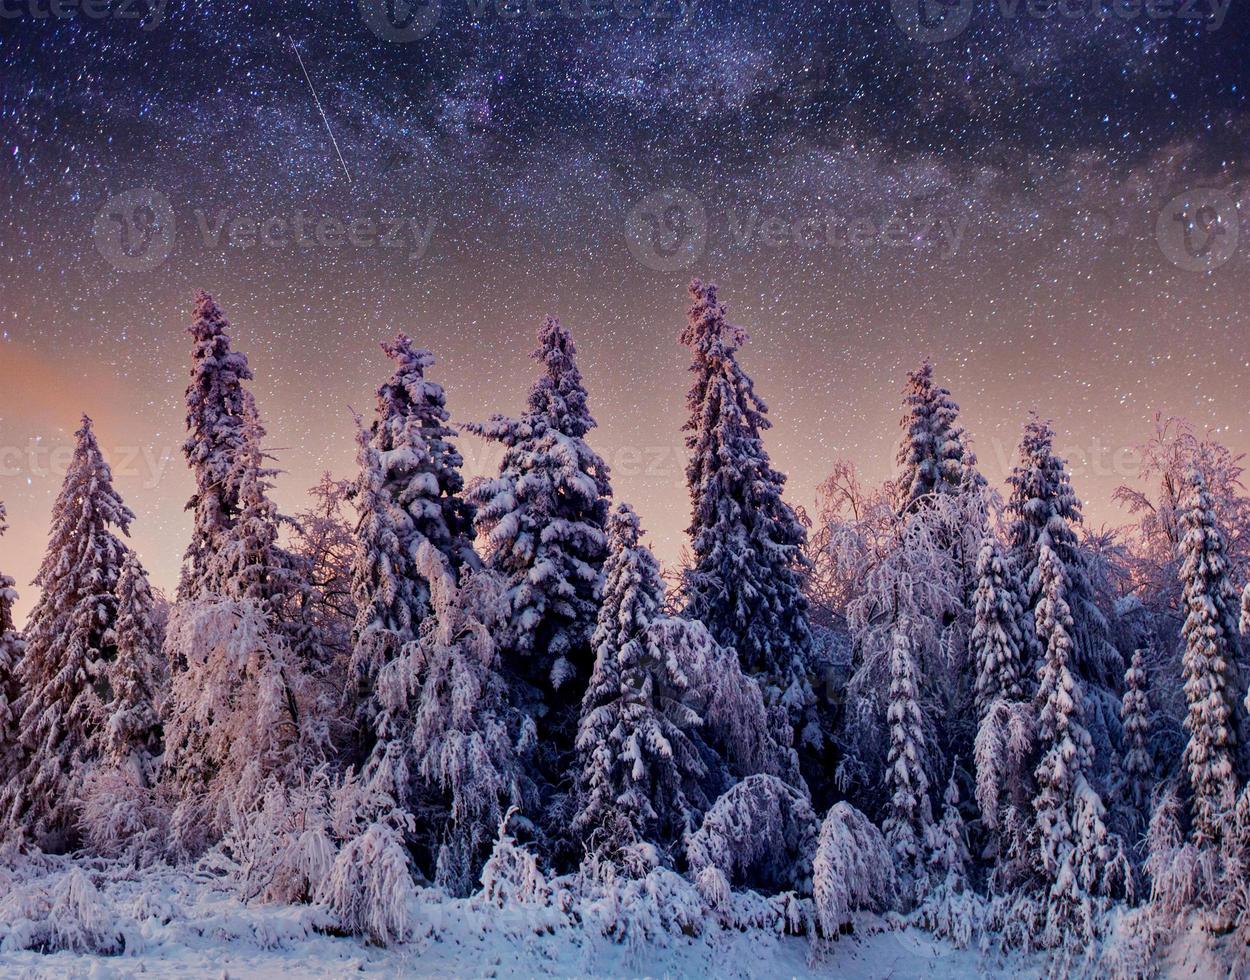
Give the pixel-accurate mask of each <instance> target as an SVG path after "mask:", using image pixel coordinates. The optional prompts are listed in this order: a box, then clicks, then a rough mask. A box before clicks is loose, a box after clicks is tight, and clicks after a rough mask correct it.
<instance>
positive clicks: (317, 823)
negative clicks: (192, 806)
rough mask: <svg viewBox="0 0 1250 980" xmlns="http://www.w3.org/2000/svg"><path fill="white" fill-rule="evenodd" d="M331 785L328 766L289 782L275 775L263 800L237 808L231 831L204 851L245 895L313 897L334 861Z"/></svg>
mask: <svg viewBox="0 0 1250 980" xmlns="http://www.w3.org/2000/svg"><path fill="white" fill-rule="evenodd" d="M330 820H331V814H330V786H329V780H328V777H327V775H326V773H325V771H324V770H323V769H318V770H316V771H315V772H314V773H312V774H311V776H309V777H305V778H304V779H302V780H301V781H300V782H299V784H297V785H296V786H293V787H287V786H284V785H282V784H281V783H279V782H277V781H271V782H270V783H269V784H268V786H267V787H266V789H265V793H264V796H263V797H262V798H261V800H260V802H259V804H257V805H255V806H253V807H246V808H243V807H239V808H236V811H235V815H234V819H233V821H232V825H231V829H230V832H229V833H228V834H227V835H226V837H225V838H224V839H223V840H222V842H221V843H220V844H219V845H218V846H217V847H216V848H215V849H214V850H213V851H212V852H211V853H210V854H209V855H207V856H206V857H205V859H204V861H203V862H202V863H203V864H205V865H208V866H213V867H216V868H218V869H220V870H223V871H225V872H226V874H227V875H228V876H229V877H230V878H231V879H232V880H233V881H234V882H235V884H236V885H237V887H238V890H239V897H240V898H242V899H243V900H244V901H252V900H253V899H259V900H260V901H264V902H282V903H294V902H308V901H311V900H312V899H313V898H314V897H315V896H316V895H317V893H318V891H319V890H320V888H321V885H322V884H323V883H324V882H325V880H326V877H327V876H328V875H329V873H330V869H331V867H332V866H333V864H334V858H335V855H336V853H337V851H338V847H337V845H336V844H335V842H334V839H333V837H332V835H331V829H330Z"/></svg>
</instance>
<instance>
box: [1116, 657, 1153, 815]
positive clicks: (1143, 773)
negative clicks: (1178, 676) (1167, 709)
mask: <svg viewBox="0 0 1250 980" xmlns="http://www.w3.org/2000/svg"><path fill="white" fill-rule="evenodd" d="M1144 652H1145V651H1143V650H1134V651H1133V659H1132V661H1131V662H1130V663H1129V668H1128V670H1126V671H1125V672H1124V700H1123V702H1122V704H1121V708H1120V719H1121V722H1122V727H1123V729H1124V753H1123V756H1122V758H1121V760H1120V769H1121V775H1122V777H1123V780H1124V783H1123V788H1122V793H1123V797H1124V799H1125V801H1126V802H1127V803H1128V804H1129V806H1131V807H1132V808H1133V810H1134V811H1135V812H1136V813H1138V814H1144V813H1146V812H1147V811H1146V806H1147V803H1148V802H1149V799H1150V791H1151V790H1152V789H1153V788H1154V762H1153V760H1152V759H1151V755H1150V699H1149V696H1148V694H1147V691H1146V684H1147V678H1146V668H1145V665H1144V662H1143V654H1144Z"/></svg>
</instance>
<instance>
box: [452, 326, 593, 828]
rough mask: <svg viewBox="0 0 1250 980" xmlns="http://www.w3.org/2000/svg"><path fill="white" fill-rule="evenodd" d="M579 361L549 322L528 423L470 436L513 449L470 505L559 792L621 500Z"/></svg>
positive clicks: (520, 697) (541, 758) (516, 694)
mask: <svg viewBox="0 0 1250 980" xmlns="http://www.w3.org/2000/svg"><path fill="white" fill-rule="evenodd" d="M576 353H577V351H576V347H575V346H574V344H573V337H572V335H571V334H570V333H569V331H568V330H567V329H566V328H565V327H563V326H561V324H560V322H559V321H558V320H556V319H555V318H554V317H548V318H547V319H546V320H545V321H544V323H543V325H542V328H541V329H540V330H539V332H538V348H537V349H536V350H535V351H534V352H533V355H532V356H533V358H534V359H535V360H536V361H538V363H539V364H540V365H542V374H541V375H540V377H539V378H538V380H537V381H536V382H535V383H534V385H533V387H532V388H531V389H530V394H529V400H528V403H527V405H526V410H525V412H524V413H523V414H522V415H521V417H520V418H511V417H508V416H504V415H495V416H493V417H492V418H491V420H490V421H489V422H483V423H473V424H470V425H468V426H466V429H468V430H469V431H470V432H474V433H476V434H477V435H479V436H482V437H483V438H485V439H488V440H490V441H492V442H498V443H500V444H501V445H502V446H503V447H504V453H503V460H502V461H501V463H500V469H499V476H498V477H496V478H495V479H491V480H482V481H480V482H478V483H476V484H475V485H474V486H473V487H472V488H471V489H470V491H469V494H468V496H469V499H470V500H471V501H472V502H473V503H474V504H475V505H476V506H477V516H476V527H477V530H478V532H479V533H480V534H481V535H482V536H483V537H484V538H485V540H486V560H487V563H488V566H489V567H490V568H491V569H492V570H493V571H495V572H497V573H498V574H500V575H501V576H503V578H504V582H505V586H506V591H505V593H504V606H505V611H506V616H505V622H504V631H503V637H502V646H503V668H504V672H505V673H506V674H507V675H508V676H509V677H510V678H511V679H512V682H513V688H514V690H513V698H514V702H515V703H516V704H517V705H518V707H520V708H522V709H523V710H524V711H525V712H527V713H528V714H529V716H530V717H531V719H533V723H534V724H535V725H536V726H537V729H538V732H539V743H538V748H539V751H538V752H537V753H536V754H535V756H534V766H535V767H536V770H538V772H537V776H538V779H539V781H540V782H542V783H546V784H548V785H550V786H553V787H555V786H558V785H560V784H562V783H563V782H564V776H565V770H566V768H567V766H568V764H569V762H570V756H571V754H572V752H573V747H574V742H575V740H576V729H577V715H578V706H579V705H580V703H581V697H582V694H583V692H584V691H585V684H586V680H587V679H588V678H589V676H590V671H591V667H592V665H593V662H594V657H593V654H592V652H591V649H590V637H591V633H592V632H593V631H594V627H595V618H596V615H597V613H598V608H599V588H600V581H601V576H602V570H603V562H604V559H605V558H606V557H607V535H606V533H605V526H606V524H607V518H608V497H609V496H610V495H611V486H610V484H609V481H608V466H607V464H606V463H604V461H603V460H602V459H600V458H599V456H598V455H597V454H596V453H595V452H594V450H592V449H591V448H590V445H589V444H588V443H587V442H586V439H585V436H586V433H587V432H589V431H590V430H591V429H592V428H594V425H595V421H594V419H593V418H591V416H590V412H589V410H588V408H587V404H586V389H585V387H584V386H583V384H582V377H581V372H580V371H579V370H578V367H577V360H576ZM560 793H561V795H563V791H560ZM567 822H568V818H567V816H566V817H561V818H558V819H556V820H555V821H554V823H555V824H558V825H559V827H558V829H556V830H555V832H556V833H558V834H565V833H566V832H567ZM553 829H554V828H553Z"/></svg>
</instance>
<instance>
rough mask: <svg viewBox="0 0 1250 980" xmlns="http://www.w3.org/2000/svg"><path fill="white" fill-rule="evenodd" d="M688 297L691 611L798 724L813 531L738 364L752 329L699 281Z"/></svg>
mask: <svg viewBox="0 0 1250 980" xmlns="http://www.w3.org/2000/svg"><path fill="white" fill-rule="evenodd" d="M690 297H691V305H690V310H689V314H688V323H687V325H686V327H685V329H684V330H683V331H682V333H681V338H680V339H681V342H682V344H684V345H685V346H686V347H688V348H689V349H690V351H691V353H692V354H693V362H692V363H691V365H690V370H691V372H693V374H694V376H695V380H694V383H693V384H692V385H691V388H690V391H689V393H688V394H687V396H686V407H687V408H688V409H689V412H690V416H689V418H688V420H687V422H686V424H685V425H684V426H683V431H685V432H686V433H687V436H686V446H687V448H688V449H689V450H690V460H689V462H688V463H687V464H686V485H687V487H688V489H689V491H690V501H691V510H692V517H691V522H690V527H689V534H690V540H691V552H692V562H691V565H690V567H689V568H688V569H687V570H686V573H685V575H684V577H683V581H682V593H683V595H684V597H685V600H686V614H687V615H688V616H690V617H691V618H693V619H698V620H700V621H701V622H703V623H704V624H705V625H706V626H707V628H708V629H709V630H711V632H712V635H713V636H714V637H715V638H716V640H717V642H719V643H722V644H724V645H726V646H732V647H733V648H734V649H736V650H737V651H738V656H739V657H740V658H741V660H742V665H743V669H744V670H745V671H747V672H748V673H751V674H755V675H763V676H765V677H766V678H767V679H768V683H769V685H770V687H772V688H773V689H774V695H775V696H776V697H781V698H784V699H785V700H787V702H788V703H789V704H790V708H791V712H792V714H793V715H794V716H795V718H794V719H793V720H796V721H797V719H798V715H799V714H800V713H801V710H802V709H803V708H805V707H806V706H807V705H808V704H809V703H810V702H811V701H812V700H813V698H812V694H811V689H810V685H809V684H808V681H807V678H806V670H807V659H808V655H809V653H810V650H811V643H812V638H811V633H810V630H809V628H808V623H807V600H806V598H805V597H804V595H803V577H804V574H805V572H806V569H807V566H808V560H807V558H806V557H805V555H804V553H803V549H804V546H805V544H806V541H807V532H806V531H805V530H804V528H803V525H802V524H801V523H800V522H799V520H798V518H797V517H796V516H795V513H794V511H793V510H792V509H791V508H790V506H789V505H788V504H786V502H785V501H784V500H783V499H782V496H781V494H782V489H783V487H784V486H785V477H784V476H783V475H782V474H781V473H778V472H777V471H776V470H774V469H773V468H772V466H771V464H770V462H769V458H768V453H767V451H766V450H765V449H764V444H763V440H762V439H761V436H760V434H761V433H762V432H763V431H764V430H766V429H768V428H769V427H770V426H771V424H772V423H770V422H769V420H768V417H767V411H768V408H767V406H766V405H765V404H764V401H763V400H762V399H761V398H760V397H759V395H757V394H756V393H755V388H754V385H753V384H752V382H751V379H750V378H749V377H748V376H747V374H746V372H745V371H743V370H742V368H741V367H740V366H739V364H738V361H737V356H736V355H737V352H738V349H739V348H740V347H741V346H742V344H743V343H744V342H745V341H746V339H747V335H746V331H744V330H743V329H742V328H741V327H736V326H733V325H731V324H730V323H729V322H728V321H727V320H726V315H725V307H724V305H722V304H721V303H720V302H718V300H717V298H716V286H715V285H714V284H711V283H709V284H707V285H704V284H703V283H702V282H700V281H699V280H697V279H696V280H694V281H693V282H692V283H691V284H690Z"/></svg>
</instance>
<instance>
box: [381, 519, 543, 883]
mask: <svg viewBox="0 0 1250 980" xmlns="http://www.w3.org/2000/svg"><path fill="white" fill-rule="evenodd" d="M415 567H416V569H417V571H418V573H419V574H421V575H422V577H423V578H424V579H425V581H427V582H428V583H429V584H430V588H431V590H432V592H431V601H432V603H433V610H432V611H433V614H432V615H431V616H430V617H429V618H427V619H426V620H425V622H424V623H423V624H422V626H421V630H420V635H419V637H418V638H417V639H416V640H413V641H412V642H410V643H408V644H406V645H405V646H404V648H403V650H402V652H401V654H400V656H399V657H398V658H396V659H395V660H393V661H391V662H390V663H388V664H387V665H385V666H384V667H383V668H382V670H381V671H380V672H379V673H378V677H377V703H378V708H379V715H378V718H377V729H378V736H379V740H378V742H377V744H376V745H375V746H374V748H373V752H372V755H371V756H370V758H369V760H368V762H367V763H366V765H365V767H364V778H365V779H366V780H367V781H369V782H373V783H375V784H376V785H377V786H378V787H379V789H380V790H381V791H382V792H383V793H392V792H393V793H394V795H395V796H396V798H397V801H398V802H399V804H400V805H401V806H403V807H405V808H406V809H407V810H408V812H409V813H411V814H413V815H414V816H416V815H419V816H420V817H421V819H420V820H419V821H417V825H416V832H415V835H414V841H415V849H416V856H417V862H418V866H419V867H421V869H422V870H423V871H424V872H425V873H426V874H427V876H428V877H429V878H431V879H432V880H434V881H435V882H436V883H437V884H438V885H440V886H442V887H443V888H445V889H447V890H448V891H449V892H450V893H452V894H457V895H465V894H468V893H469V891H471V890H472V885H473V883H474V882H476V881H477V878H478V874H479V872H480V871H481V868H482V865H483V863H484V862H485V860H486V857H487V852H488V851H489V849H490V844H491V843H492V842H493V840H494V834H495V829H496V828H497V826H498V824H499V821H500V819H501V817H502V816H503V814H504V812H505V811H506V809H507V808H508V807H509V806H510V805H512V804H514V803H520V802H522V801H523V798H524V795H525V791H526V786H525V777H524V774H523V773H522V771H521V766H520V760H519V759H518V756H517V752H516V746H515V745H514V743H513V742H512V740H511V738H510V737H509V717H508V705H507V702H506V689H505V686H504V683H503V680H502V677H501V676H500V671H499V656H498V650H497V646H496V643H495V639H494V637H495V633H496V631H497V630H498V627H499V619H500V615H501V612H502V604H501V602H500V592H501V588H500V585H499V583H498V582H497V581H496V577H495V575H494V574H493V573H492V572H490V571H488V570H479V571H471V572H468V573H466V575H465V576H464V578H463V580H462V581H461V582H460V583H459V584H457V582H456V581H455V579H454V576H452V575H451V574H449V573H448V574H439V573H438V572H436V571H435V568H438V567H445V566H444V556H443V555H442V553H441V552H439V551H438V549H437V548H435V547H434V545H433V544H432V543H430V542H429V541H424V542H422V544H421V546H420V550H419V552H418V554H417V555H416V563H415Z"/></svg>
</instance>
